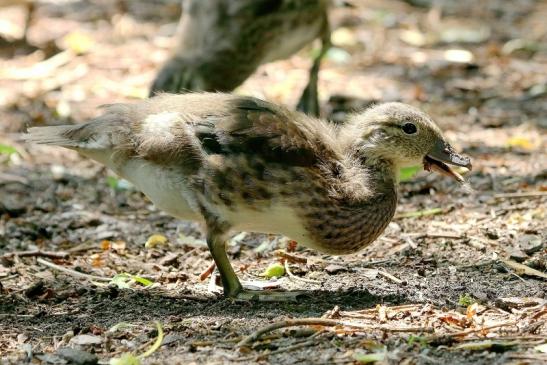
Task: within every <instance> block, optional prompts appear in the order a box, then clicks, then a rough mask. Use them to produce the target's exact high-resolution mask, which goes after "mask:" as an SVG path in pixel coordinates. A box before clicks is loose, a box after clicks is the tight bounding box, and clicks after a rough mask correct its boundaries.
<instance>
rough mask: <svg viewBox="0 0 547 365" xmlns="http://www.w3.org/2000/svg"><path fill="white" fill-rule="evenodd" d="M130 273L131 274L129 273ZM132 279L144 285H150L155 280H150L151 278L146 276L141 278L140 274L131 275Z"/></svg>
mask: <svg viewBox="0 0 547 365" xmlns="http://www.w3.org/2000/svg"><path fill="white" fill-rule="evenodd" d="M127 275H129V274H127ZM131 279H133V280H134V281H135V282H137V283H139V284H142V285H144V286H150V285H152V284H154V282H153V281H152V280H149V279H146V278H141V277H140V276H136V275H131Z"/></svg>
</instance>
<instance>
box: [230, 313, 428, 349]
mask: <svg viewBox="0 0 547 365" xmlns="http://www.w3.org/2000/svg"><path fill="white" fill-rule="evenodd" d="M294 326H330V327H335V326H347V327H353V328H358V329H364V330H379V331H388V332H432V331H433V328H428V327H389V326H383V325H382V326H371V325H362V324H357V323H351V322H345V321H339V320H335V319H326V318H297V319H287V320H284V321H280V322H276V323H272V324H269V325H267V326H265V327H262V328H259V329H258V330H256V331H255V332H253V333H251V334H250V335H249V336H247V337H245V338H244V339H243V340H241V341H240V342H239V343H238V344H237V345H236V347H238V348H241V347H243V346H247V345H249V344H251V343H252V342H254V341H256V340H257V339H259V338H260V336H262V335H263V334H265V333H268V332H271V331H274V330H277V329H280V328H285V327H294Z"/></svg>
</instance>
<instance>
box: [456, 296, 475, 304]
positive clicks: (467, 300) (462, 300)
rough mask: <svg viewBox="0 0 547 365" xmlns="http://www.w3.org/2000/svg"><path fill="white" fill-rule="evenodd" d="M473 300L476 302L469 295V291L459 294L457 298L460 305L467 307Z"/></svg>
mask: <svg viewBox="0 0 547 365" xmlns="http://www.w3.org/2000/svg"><path fill="white" fill-rule="evenodd" d="M475 302H476V300H475V298H473V297H472V296H471V295H469V293H465V294H463V295H460V299H458V304H459V305H461V306H462V307H469V306H470V305H471V304H473V303H475Z"/></svg>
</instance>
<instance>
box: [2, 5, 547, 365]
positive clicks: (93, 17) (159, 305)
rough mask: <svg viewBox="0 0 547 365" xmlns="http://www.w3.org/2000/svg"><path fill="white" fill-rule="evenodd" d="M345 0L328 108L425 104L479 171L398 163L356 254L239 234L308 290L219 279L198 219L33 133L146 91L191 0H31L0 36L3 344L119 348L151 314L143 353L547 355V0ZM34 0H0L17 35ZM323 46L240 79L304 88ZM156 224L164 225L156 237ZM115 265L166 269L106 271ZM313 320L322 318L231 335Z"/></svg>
mask: <svg viewBox="0 0 547 365" xmlns="http://www.w3.org/2000/svg"><path fill="white" fill-rule="evenodd" d="M346 3H347V4H350V5H351V6H340V5H338V6H336V7H335V8H334V9H333V10H332V12H331V14H330V15H331V18H332V23H333V26H334V27H335V28H336V30H335V31H334V34H333V42H334V44H335V45H336V48H335V49H334V50H332V51H331V52H330V53H329V57H328V58H327V59H326V61H325V63H324V65H323V68H322V72H321V75H320V79H321V83H320V93H321V97H322V99H323V100H322V105H323V106H324V112H325V115H329V116H330V117H332V118H333V119H339V118H341V117H343V115H344V113H345V112H346V111H347V110H348V109H351V108H358V107H363V106H366V105H367V104H369V103H370V102H375V101H387V100H401V101H405V102H409V103H412V104H414V105H417V106H420V107H422V108H423V109H425V110H426V111H427V112H428V113H430V114H431V115H432V116H433V117H434V118H435V119H436V120H437V121H438V123H439V125H440V126H441V128H442V129H443V130H444V131H445V132H446V135H447V136H448V138H449V139H450V140H451V141H452V142H453V144H454V145H455V147H456V148H457V149H458V150H460V151H463V152H464V153H465V154H467V155H470V156H471V157H472V159H473V171H472V172H469V173H467V174H466V178H467V180H468V183H469V186H468V187H465V186H464V187H462V186H459V185H458V184H456V183H454V182H453V181H452V180H450V179H448V178H445V177H441V176H439V175H436V174H428V173H425V172H422V173H419V174H418V175H417V176H416V177H414V178H412V179H410V180H408V181H404V182H402V184H401V187H400V198H399V206H398V210H397V212H398V213H397V216H396V218H395V219H394V221H393V222H392V224H391V225H390V226H389V228H388V229H387V230H386V232H385V233H384V235H383V236H382V237H381V238H380V239H378V240H377V241H376V242H375V243H374V244H372V245H371V246H369V247H368V248H366V249H365V250H363V251H362V252H360V253H358V254H354V255H350V256H345V257H332V256H326V255H322V254H320V253H318V252H315V251H312V250H308V249H305V248H303V247H299V246H298V245H296V248H294V245H293V243H291V242H288V241H287V240H285V239H283V238H280V237H275V236H269V235H258V234H247V235H243V236H237V237H236V238H235V239H234V240H233V241H232V243H231V245H230V248H229V252H230V255H231V257H232V263H233V265H234V267H235V268H236V269H237V270H238V271H239V275H240V277H241V278H243V279H247V280H249V279H257V278H259V277H260V274H261V273H262V272H264V270H266V268H267V267H268V266H270V265H271V264H273V263H276V262H282V263H283V262H284V261H285V260H287V264H288V266H289V267H290V270H291V274H292V275H290V276H289V275H285V276H283V277H282V278H280V279H279V283H280V285H281V287H282V288H284V289H287V290H298V291H304V292H305V293H304V294H303V295H302V296H301V297H300V298H299V299H298V301H297V302H295V303H292V302H291V303H265V302H260V303H256V302H234V301H232V300H228V299H224V298H223V297H222V296H220V295H218V294H215V293H211V292H210V291H209V290H208V286H209V282H208V280H204V281H202V280H200V276H201V275H202V274H203V273H204V272H205V271H206V270H207V268H208V267H209V266H210V262H211V259H210V256H209V253H208V251H207V248H206V246H205V243H204V242H203V238H202V235H201V231H200V227H199V226H197V225H196V224H194V223H191V222H180V221H177V220H175V219H173V218H171V217H169V216H167V215H166V214H164V213H162V212H160V211H158V210H156V209H155V208H154V207H153V205H152V204H151V203H150V202H149V201H148V200H147V199H146V198H145V197H144V196H143V195H142V194H141V193H139V192H137V191H135V190H134V189H133V188H132V187H131V186H128V185H127V184H126V183H125V182H124V181H120V180H118V179H117V178H116V177H115V176H114V175H113V174H112V173H110V172H108V171H107V170H105V169H104V168H102V167H101V166H98V165H97V164H95V163H93V162H91V161H88V160H85V159H83V158H81V157H80V156H78V155H77V154H76V153H72V152H71V151H66V150H62V149H59V148H53V147H43V146H33V145H27V144H25V143H24V142H23V140H22V138H21V136H22V133H24V131H25V129H26V128H27V127H28V126H40V125H54V124H63V123H78V122H81V121H84V120H85V119H86V118H89V117H92V116H94V115H97V113H98V109H97V108H98V106H99V105H101V104H105V103H111V102H123V101H131V100H135V99H136V98H140V97H144V96H145V95H146V94H147V88H148V85H149V84H150V82H151V80H152V78H153V76H154V74H155V72H156V71H157V69H158V67H159V66H160V65H161V63H162V62H163V60H165V58H166V57H167V55H168V52H169V51H168V50H169V47H170V46H171V40H170V37H169V36H170V35H171V34H172V33H173V32H174V30H175V26H176V21H177V19H178V16H179V14H180V7H179V6H178V2H177V1H146V2H145V1H131V2H122V1H119V2H110V1H103V0H95V1H71V2H53V1H41V2H38V3H37V7H36V11H35V13H34V20H33V22H32V24H31V28H30V32H29V37H28V40H29V44H25V43H24V42H21V41H15V40H13V39H11V40H10V39H9V37H8V40H7V41H6V42H4V43H2V44H1V45H0V57H3V58H1V59H0V65H1V66H0V74H1V75H2V76H1V77H0V147H2V148H3V149H0V363H2V364H4V363H5V364H19V363H41V364H64V363H74V364H86V363H90V364H92V363H96V361H97V360H98V361H100V362H101V363H108V361H109V360H110V359H112V358H115V357H119V356H121V355H122V354H123V353H133V354H137V355H138V354H142V353H144V352H145V351H146V350H147V349H149V348H150V346H152V344H153V343H154V341H155V340H156V339H157V338H158V336H159V333H158V330H157V328H156V325H155V324H154V323H155V322H158V323H159V325H160V326H161V328H162V330H163V342H162V346H161V347H159V348H158V349H156V350H155V351H154V352H153V353H152V354H151V355H150V356H148V357H146V358H144V359H142V360H141V361H142V362H143V363H150V364H152V363H153V364H175V363H180V364H202V363H207V364H221V363H222V364H224V363H226V364H232V363H233V364H235V363H251V364H254V363H260V364H265V363H275V364H293V363H299V364H346V363H366V362H367V361H368V362H370V361H369V360H370V358H369V357H366V356H370V355H371V354H372V355H373V356H375V359H376V360H377V361H378V363H396V364H399V363H401V364H438V363H446V364H502V363H503V364H504V363H514V364H540V363H547V354H546V351H547V350H546V349H545V346H543V348H542V347H541V345H542V344H545V343H547V304H546V303H547V279H546V277H547V275H546V272H547V246H546V244H545V242H546V237H547V229H546V228H547V226H546V224H545V222H546V217H545V215H546V202H547V184H546V182H545V181H546V179H545V178H546V176H547V152H546V145H547V134H546V127H547V46H546V45H547V39H546V37H547V23H545V19H546V18H547V4H545V3H544V2H541V1H532V0H518V1H511V2H509V1H502V0H497V1H496V0H488V1H480V2H478V1H475V2H471V1H459V2H449V1H446V2H443V1H441V2H438V4H440V6H437V7H419V6H417V5H410V4H409V3H415V4H416V3H420V2H418V1H414V2H410V1H409V3H407V2H402V1H395V0H390V1H374V0H363V1H357V0H352V1H348V2H346ZM424 3H427V2H425V1H424ZM24 11H25V10H24V8H20V7H9V8H0V19H1V20H2V21H4V20H5V21H7V22H10V23H11V24H13V26H14V27H15V28H14V29H15V30H18V31H19V34H20V33H21V32H20V31H21V27H22V24H23V19H24ZM16 33H17V32H16ZM67 34H71V37H68V38H67V37H65V36H66V35H67ZM312 53H313V50H312V47H310V48H308V49H305V50H303V51H302V52H300V53H299V54H298V55H295V56H294V57H292V58H291V59H289V60H286V61H280V62H276V63H273V64H269V65H265V66H263V67H261V68H260V69H259V70H258V71H257V72H256V74H255V75H254V76H253V77H252V78H251V79H249V80H248V81H247V82H246V83H245V84H244V85H243V86H242V87H240V88H239V89H238V90H237V92H239V93H245V94H251V95H255V96H258V97H262V98H265V99H268V100H271V101H274V102H278V103H283V104H286V105H288V106H290V107H293V106H294V105H295V104H296V100H297V98H298V96H299V94H300V90H301V89H302V87H303V86H304V83H305V82H306V77H307V68H308V67H309V65H310V63H311V61H310V55H311V54H312ZM52 57H54V58H53V61H52ZM55 57H56V58H55ZM7 147H9V148H8V149H7ZM153 234H160V235H161V236H163V237H165V238H167V242H166V243H161V242H159V243H158V242H157V243H158V244H157V245H155V246H154V245H152V246H153V247H150V245H148V247H146V246H145V242H147V240H149V238H150V237H151V236H152V235H153ZM44 262H46V264H44ZM47 262H50V263H53V264H54V265H56V268H52V267H51V266H46V265H47ZM519 264H520V265H519ZM59 267H60V268H68V269H71V270H74V271H76V272H80V273H84V274H86V275H94V276H95V278H94V279H93V278H90V277H89V276H87V277H83V278H82V277H77V276H75V275H76V274H74V273H67V272H62V271H59ZM121 273H129V274H131V275H137V276H138V277H139V278H147V279H149V280H151V281H152V282H153V283H154V284H152V285H151V286H144V285H140V284H138V283H132V284H130V285H129V288H120V286H119V285H116V283H112V282H110V283H109V281H108V278H112V277H114V276H115V275H117V274H121ZM304 318H310V319H311V321H313V320H315V321H316V324H313V325H311V326H310V325H304V324H302V323H298V322H297V323H295V325H294V326H292V327H286V328H282V329H279V330H272V331H269V332H267V333H265V334H263V335H262V336H260V337H259V338H256V339H253V340H252V341H249V342H248V343H246V344H245V345H244V346H237V344H238V343H239V342H240V341H242V340H244V339H245V336H248V335H250V334H251V333H253V332H254V331H256V330H257V329H259V328H261V327H263V326H267V325H269V324H272V323H277V322H282V323H283V321H287V320H290V319H304ZM319 319H323V322H322V321H321V320H319ZM325 319H330V320H331V321H335V322H336V323H334V322H333V323H332V324H327V323H326V322H325V321H324V320H325ZM122 324H125V325H122ZM283 324H285V325H288V324H290V322H284V323H283ZM114 326H116V327H114ZM113 327H114V328H113ZM67 347H68V348H73V349H76V350H79V351H76V352H72V353H68V352H67V350H66V348H67ZM542 349H543V350H542ZM67 353H68V355H67ZM86 356H87V357H86ZM125 364H127V362H126V363H125Z"/></svg>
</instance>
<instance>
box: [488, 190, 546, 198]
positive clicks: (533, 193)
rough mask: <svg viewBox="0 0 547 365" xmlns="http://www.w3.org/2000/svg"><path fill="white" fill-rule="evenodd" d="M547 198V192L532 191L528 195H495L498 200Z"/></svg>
mask: <svg viewBox="0 0 547 365" xmlns="http://www.w3.org/2000/svg"><path fill="white" fill-rule="evenodd" d="M542 196H547V191H530V192H527V193H503V194H495V195H494V198H496V199H518V198H538V197H542Z"/></svg>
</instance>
